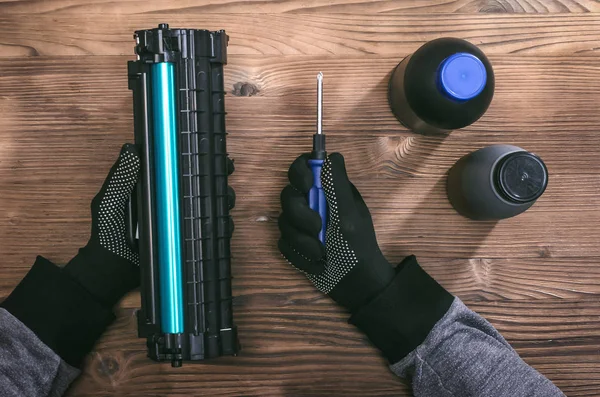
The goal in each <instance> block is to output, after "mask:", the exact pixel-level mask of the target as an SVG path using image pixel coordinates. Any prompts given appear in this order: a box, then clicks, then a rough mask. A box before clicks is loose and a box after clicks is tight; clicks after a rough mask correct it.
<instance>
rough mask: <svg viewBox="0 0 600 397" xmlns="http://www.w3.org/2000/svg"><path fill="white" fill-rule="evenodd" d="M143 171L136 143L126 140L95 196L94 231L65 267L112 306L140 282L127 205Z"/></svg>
mask: <svg viewBox="0 0 600 397" xmlns="http://www.w3.org/2000/svg"><path fill="white" fill-rule="evenodd" d="M139 173H140V158H139V156H138V153H137V150H136V147H135V146H134V145H131V144H126V145H124V146H123V148H122V149H121V153H120V155H119V158H118V159H117V162H116V163H115V164H114V165H113V166H112V168H111V169H110V172H109V173H108V176H107V177H106V180H105V181H104V184H103V185H102V188H101V189H100V192H99V193H98V194H97V195H96V197H94V199H93V200H92V205H91V207H92V232H91V236H90V240H89V242H88V243H87V245H86V246H85V247H83V248H81V249H80V250H79V253H78V254H77V256H75V257H74V258H73V259H72V260H71V261H70V262H69V263H68V264H67V266H65V268H64V271H65V272H66V273H68V274H69V275H70V276H71V277H73V278H74V279H75V280H77V281H78V282H79V283H80V284H81V285H82V286H83V287H84V288H85V289H86V290H88V291H89V292H90V293H91V294H92V295H93V296H94V297H95V298H96V299H98V300H100V301H101V302H103V303H104V304H105V305H106V306H107V307H112V306H113V305H114V304H115V303H117V302H118V301H119V299H121V297H122V296H123V295H125V294H126V293H127V292H129V291H130V290H132V289H134V288H136V287H137V286H138V285H139V256H138V253H137V252H134V251H133V249H132V247H131V246H130V245H129V242H128V239H127V233H126V228H125V209H126V207H127V201H128V199H129V197H130V196H131V193H132V192H133V189H134V187H135V184H136V182H137V180H138V177H139Z"/></svg>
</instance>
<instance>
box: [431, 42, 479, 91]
mask: <svg viewBox="0 0 600 397" xmlns="http://www.w3.org/2000/svg"><path fill="white" fill-rule="evenodd" d="M438 79H439V86H440V90H441V91H442V92H443V93H444V94H445V95H447V96H449V97H450V98H451V99H455V100H457V101H468V100H469V99H473V98H475V97H476V96H477V95H479V94H480V93H481V91H483V88H484V87H485V84H486V82H487V73H486V71H485V66H484V65H483V62H481V60H480V59H479V58H477V57H476V56H475V55H473V54H469V53H467V52H457V53H456V54H453V55H450V56H449V57H448V58H446V59H444V61H443V62H442V64H441V65H440V68H439V71H438Z"/></svg>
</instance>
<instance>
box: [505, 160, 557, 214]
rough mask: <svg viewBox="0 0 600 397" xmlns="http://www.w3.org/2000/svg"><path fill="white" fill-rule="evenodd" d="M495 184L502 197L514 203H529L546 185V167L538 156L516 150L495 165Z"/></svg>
mask: <svg viewBox="0 0 600 397" xmlns="http://www.w3.org/2000/svg"><path fill="white" fill-rule="evenodd" d="M496 169H497V172H496V184H497V187H498V189H499V190H500V193H501V194H502V195H503V196H504V198H506V199H508V200H509V201H512V202H515V203H530V202H532V201H535V200H536V199H537V198H538V197H540V196H541V195H542V193H544V190H546V186H548V169H547V168H546V165H545V164H544V162H543V161H542V159H540V158H539V157H538V156H536V155H535V154H533V153H529V152H516V153H511V154H509V155H508V156H506V157H505V158H504V159H503V160H502V161H501V162H500V164H499V165H498V166H497V168H496Z"/></svg>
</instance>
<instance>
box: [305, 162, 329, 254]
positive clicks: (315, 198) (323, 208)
mask: <svg viewBox="0 0 600 397" xmlns="http://www.w3.org/2000/svg"><path fill="white" fill-rule="evenodd" d="M308 166H309V167H310V169H311V170H312V174H313V185H312V187H311V188H310V191H309V192H308V206H309V207H310V209H311V210H313V211H316V212H318V213H319V215H320V216H321V231H319V241H320V242H321V243H323V245H324V244H325V230H326V229H327V200H326V199H325V191H323V186H321V168H323V160H308Z"/></svg>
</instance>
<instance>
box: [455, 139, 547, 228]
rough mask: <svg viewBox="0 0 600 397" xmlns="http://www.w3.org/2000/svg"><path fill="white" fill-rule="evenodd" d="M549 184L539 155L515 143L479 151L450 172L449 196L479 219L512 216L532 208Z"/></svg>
mask: <svg viewBox="0 0 600 397" xmlns="http://www.w3.org/2000/svg"><path fill="white" fill-rule="evenodd" d="M547 185H548V170H547V169H546V165H545V164H544V162H543V161H542V159H540V158H539V157H538V156H536V155H535V154H533V153H529V152H527V151H526V150H524V149H521V148H520V147H517V146H512V145H492V146H488V147H485V148H483V149H479V150H476V151H474V152H472V153H470V154H468V155H466V156H464V157H463V158H461V159H460V160H458V161H457V162H456V164H454V166H453V167H452V168H451V169H450V172H449V173H448V185H447V189H448V199H449V200H450V203H451V204H452V206H453V207H454V208H455V209H456V211H458V212H459V213H460V214H461V215H464V216H466V217H467V218H471V219H476V220H499V219H504V218H510V217H512V216H515V215H518V214H520V213H522V212H525V211H526V210H527V209H529V208H530V207H531V206H532V205H533V204H534V203H535V201H536V200H537V199H538V198H539V197H540V196H541V195H542V193H544V190H545V189H546V186H547Z"/></svg>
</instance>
